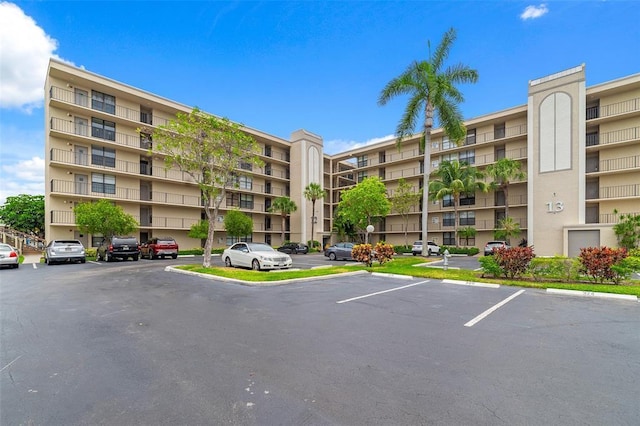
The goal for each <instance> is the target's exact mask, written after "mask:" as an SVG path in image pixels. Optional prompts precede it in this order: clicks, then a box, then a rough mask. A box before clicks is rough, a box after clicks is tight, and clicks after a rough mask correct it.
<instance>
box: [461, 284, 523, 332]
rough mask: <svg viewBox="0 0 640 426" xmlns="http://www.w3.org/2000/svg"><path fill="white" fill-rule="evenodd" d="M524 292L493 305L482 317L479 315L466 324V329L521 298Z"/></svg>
mask: <svg viewBox="0 0 640 426" xmlns="http://www.w3.org/2000/svg"><path fill="white" fill-rule="evenodd" d="M524 292H525V290H520V291H518V292H517V293H514V294H512V295H511V296H509V297H507V298H506V299H504V300H503V301H502V302H500V303H498V304H496V305H493V306H492V307H490V308H489V309H487V310H486V311H484V312H483V313H481V314H480V315H478V316H477V317H475V318H474V319H472V320H471V321H469V322H468V323H466V324H465V325H464V326H465V327H473V326H474V325H475V324H477V323H478V322H480V321H482V320H483V319H484V318H486V317H488V316H489V315H490V314H491V313H492V312H493V311H495V310H497V309H498V308H500V307H501V306H503V305H506V304H507V303H509V302H510V301H511V300H513V299H515V298H516V297H518V296H520V295H521V294H522V293H524Z"/></svg>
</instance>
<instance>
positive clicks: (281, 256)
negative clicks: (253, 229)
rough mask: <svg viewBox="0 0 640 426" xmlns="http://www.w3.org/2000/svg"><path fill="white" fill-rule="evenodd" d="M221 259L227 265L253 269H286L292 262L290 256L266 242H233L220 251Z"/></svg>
mask: <svg viewBox="0 0 640 426" xmlns="http://www.w3.org/2000/svg"><path fill="white" fill-rule="evenodd" d="M222 260H223V261H224V264H225V265H226V266H227V267H232V266H241V267H245V268H251V269H253V270H255V271H259V270H261V269H286V268H290V267H291V265H292V264H293V261H292V260H291V256H289V255H288V254H286V253H280V252H278V251H276V250H274V249H273V247H271V246H270V245H269V244H266V243H235V244H234V245H232V246H231V247H229V248H227V249H225V250H224V251H223V252H222Z"/></svg>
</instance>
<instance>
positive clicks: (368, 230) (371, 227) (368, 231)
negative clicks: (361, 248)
mask: <svg viewBox="0 0 640 426" xmlns="http://www.w3.org/2000/svg"><path fill="white" fill-rule="evenodd" d="M374 229H375V228H374V227H373V225H367V240H366V241H365V242H366V243H367V244H369V234H370V233H372V232H373V231H374Z"/></svg>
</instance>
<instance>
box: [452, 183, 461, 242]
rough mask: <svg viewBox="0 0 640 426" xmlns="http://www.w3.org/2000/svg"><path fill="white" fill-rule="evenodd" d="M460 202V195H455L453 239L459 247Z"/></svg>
mask: <svg viewBox="0 0 640 426" xmlns="http://www.w3.org/2000/svg"><path fill="white" fill-rule="evenodd" d="M459 204H460V195H456V196H454V197H453V241H454V242H455V245H456V247H458V205H459Z"/></svg>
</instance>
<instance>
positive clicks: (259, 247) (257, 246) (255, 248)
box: [247, 243, 275, 251]
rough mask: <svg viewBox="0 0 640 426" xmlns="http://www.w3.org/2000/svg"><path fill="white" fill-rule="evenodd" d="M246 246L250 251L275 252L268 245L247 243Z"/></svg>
mask: <svg viewBox="0 0 640 426" xmlns="http://www.w3.org/2000/svg"><path fill="white" fill-rule="evenodd" d="M247 246H248V247H249V249H250V250H251V251H275V250H274V249H273V247H271V246H270V245H269V244H261V243H248V244H247Z"/></svg>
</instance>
